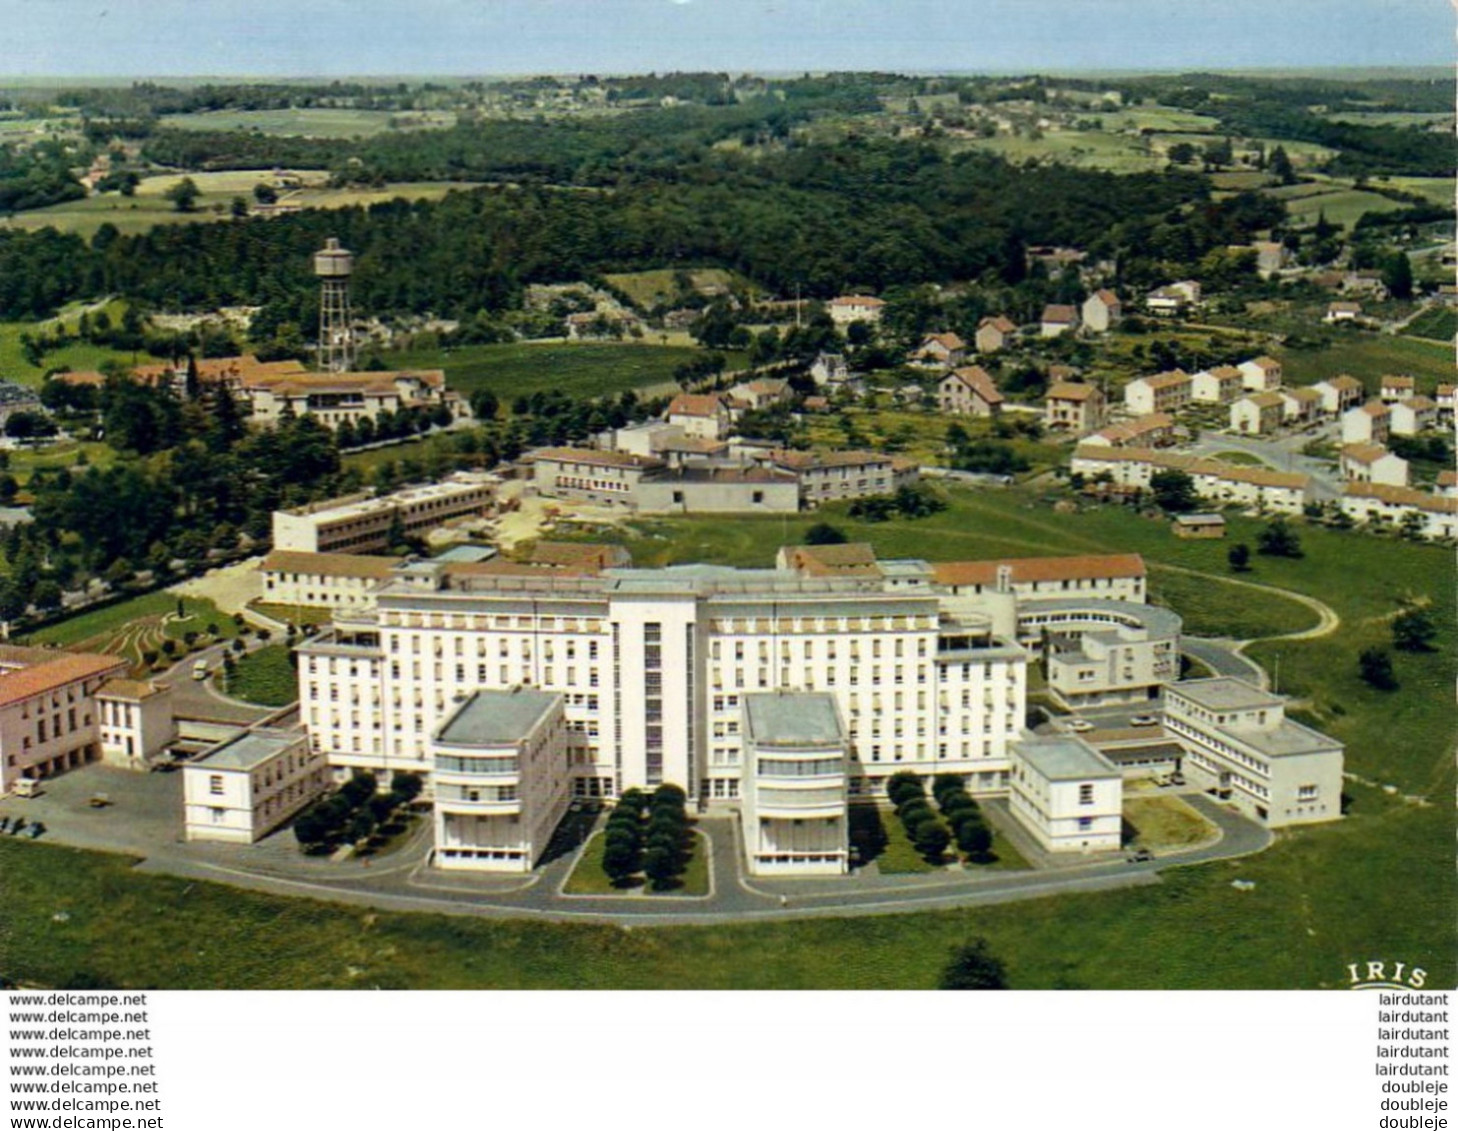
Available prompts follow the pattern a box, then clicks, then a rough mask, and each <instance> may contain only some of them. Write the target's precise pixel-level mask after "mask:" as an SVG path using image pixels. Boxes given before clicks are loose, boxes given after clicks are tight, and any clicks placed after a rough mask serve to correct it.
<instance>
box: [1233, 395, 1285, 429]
mask: <svg viewBox="0 0 1458 1131" xmlns="http://www.w3.org/2000/svg"><path fill="white" fill-rule="evenodd" d="M1284 416H1285V402H1284V400H1283V399H1282V397H1281V394H1280V393H1275V392H1271V393H1255V394H1253V395H1251V396H1247V397H1241V398H1240V400H1238V401H1236V402H1235V403H1234V404H1232V405H1231V406H1230V430H1231V431H1232V432H1238V433H1241V434H1242V435H1247V436H1267V435H1270V433H1272V432H1274V431H1276V430H1277V429H1278V428H1280V426H1281V421H1282V419H1283V418H1284Z"/></svg>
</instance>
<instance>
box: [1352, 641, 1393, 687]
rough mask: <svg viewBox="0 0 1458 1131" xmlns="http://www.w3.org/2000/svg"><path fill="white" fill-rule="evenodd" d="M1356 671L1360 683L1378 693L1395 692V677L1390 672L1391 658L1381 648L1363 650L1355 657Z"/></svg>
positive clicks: (1391, 671)
mask: <svg viewBox="0 0 1458 1131" xmlns="http://www.w3.org/2000/svg"><path fill="white" fill-rule="evenodd" d="M1357 671H1358V672H1359V673H1360V674H1361V676H1362V682H1363V683H1365V684H1367V685H1368V686H1370V687H1375V688H1376V689H1377V690H1378V691H1396V690H1397V676H1396V674H1395V673H1394V672H1393V670H1392V657H1391V656H1389V655H1388V654H1387V653H1386V652H1385V651H1383V650H1382V649H1381V648H1364V649H1362V654H1361V655H1360V656H1358V657H1357Z"/></svg>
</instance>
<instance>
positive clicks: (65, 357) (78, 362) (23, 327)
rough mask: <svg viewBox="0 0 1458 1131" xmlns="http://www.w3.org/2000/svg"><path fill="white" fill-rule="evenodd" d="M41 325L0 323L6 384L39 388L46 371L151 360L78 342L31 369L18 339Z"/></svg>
mask: <svg viewBox="0 0 1458 1131" xmlns="http://www.w3.org/2000/svg"><path fill="white" fill-rule="evenodd" d="M0 230H3V225H0ZM43 325H45V324H44V323H35V322H0V378H3V379H4V380H7V381H18V382H19V383H20V384H22V385H34V386H39V385H40V383H41V379H42V378H43V377H44V376H45V374H46V370H48V369H63V368H64V369H73V370H76V371H78V372H79V371H81V370H85V369H99V368H100V367H101V363H102V362H104V361H119V362H121V363H122V364H124V365H130V364H131V363H132V362H133V360H142V361H151V360H152V359H151V358H150V357H146V356H145V355H143V356H142V357H141V358H136V357H135V356H134V355H133V354H129V353H118V352H117V351H116V350H112V349H107V348H106V347H105V346H93V345H92V344H91V343H90V342H77V343H75V344H74V345H69V346H66V347H65V348H64V349H59V350H56V351H55V352H54V353H48V354H46V356H45V362H44V364H43V365H41V366H36V365H31V364H30V362H28V361H27V360H26V359H25V353H24V351H23V350H22V349H21V348H20V335H21V334H23V333H30V334H32V335H34V334H35V333H36V331H37V330H38V329H39V328H40V327H41V326H43Z"/></svg>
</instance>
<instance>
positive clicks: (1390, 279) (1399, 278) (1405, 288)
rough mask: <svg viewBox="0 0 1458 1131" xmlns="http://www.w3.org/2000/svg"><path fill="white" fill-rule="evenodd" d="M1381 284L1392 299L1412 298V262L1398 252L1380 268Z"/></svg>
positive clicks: (1405, 253)
mask: <svg viewBox="0 0 1458 1131" xmlns="http://www.w3.org/2000/svg"><path fill="white" fill-rule="evenodd" d="M1382 282H1383V284H1384V285H1385V286H1386V287H1387V290H1388V292H1389V293H1390V294H1391V295H1392V297H1393V298H1412V260H1410V259H1408V257H1407V252H1405V251H1399V252H1398V253H1397V254H1396V255H1394V256H1392V257H1391V258H1389V259H1388V260H1387V262H1386V264H1385V265H1384V266H1383V268H1382Z"/></svg>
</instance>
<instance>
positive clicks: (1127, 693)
mask: <svg viewBox="0 0 1458 1131" xmlns="http://www.w3.org/2000/svg"><path fill="white" fill-rule="evenodd" d="M1033 625H1037V626H1038V627H1039V628H1040V629H1041V631H1042V634H1043V635H1042V640H1043V657H1044V663H1045V665H1046V670H1047V677H1048V690H1049V691H1050V692H1051V693H1052V695H1053V697H1054V699H1056V700H1057V701H1058V702H1059V703H1061V704H1062V705H1063V706H1064V707H1067V708H1068V709H1070V710H1078V709H1079V708H1081V707H1099V706H1107V705H1109V704H1113V703H1145V702H1148V701H1149V700H1151V699H1156V698H1158V696H1159V691H1160V688H1161V687H1163V686H1164V685H1165V684H1166V683H1172V682H1173V681H1174V680H1176V679H1178V678H1179V674H1180V665H1179V646H1180V618H1179V616H1178V615H1177V614H1175V613H1173V612H1171V611H1170V610H1168V609H1163V608H1160V607H1159V606H1158V605H1147V604H1132V603H1127V602H1096V603H1094V604H1092V605H1089V604H1088V603H1086V602H1085V603H1078V602H1071V601H1055V602H1051V603H1049V604H1048V605H1046V606H1042V605H1040V606H1038V607H1036V608H1032V607H1028V608H1027V611H1026V612H1025V613H1024V614H1022V615H1020V616H1019V618H1018V629H1019V636H1020V637H1024V636H1025V633H1026V631H1027V629H1028V628H1029V627H1032V626H1033Z"/></svg>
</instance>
